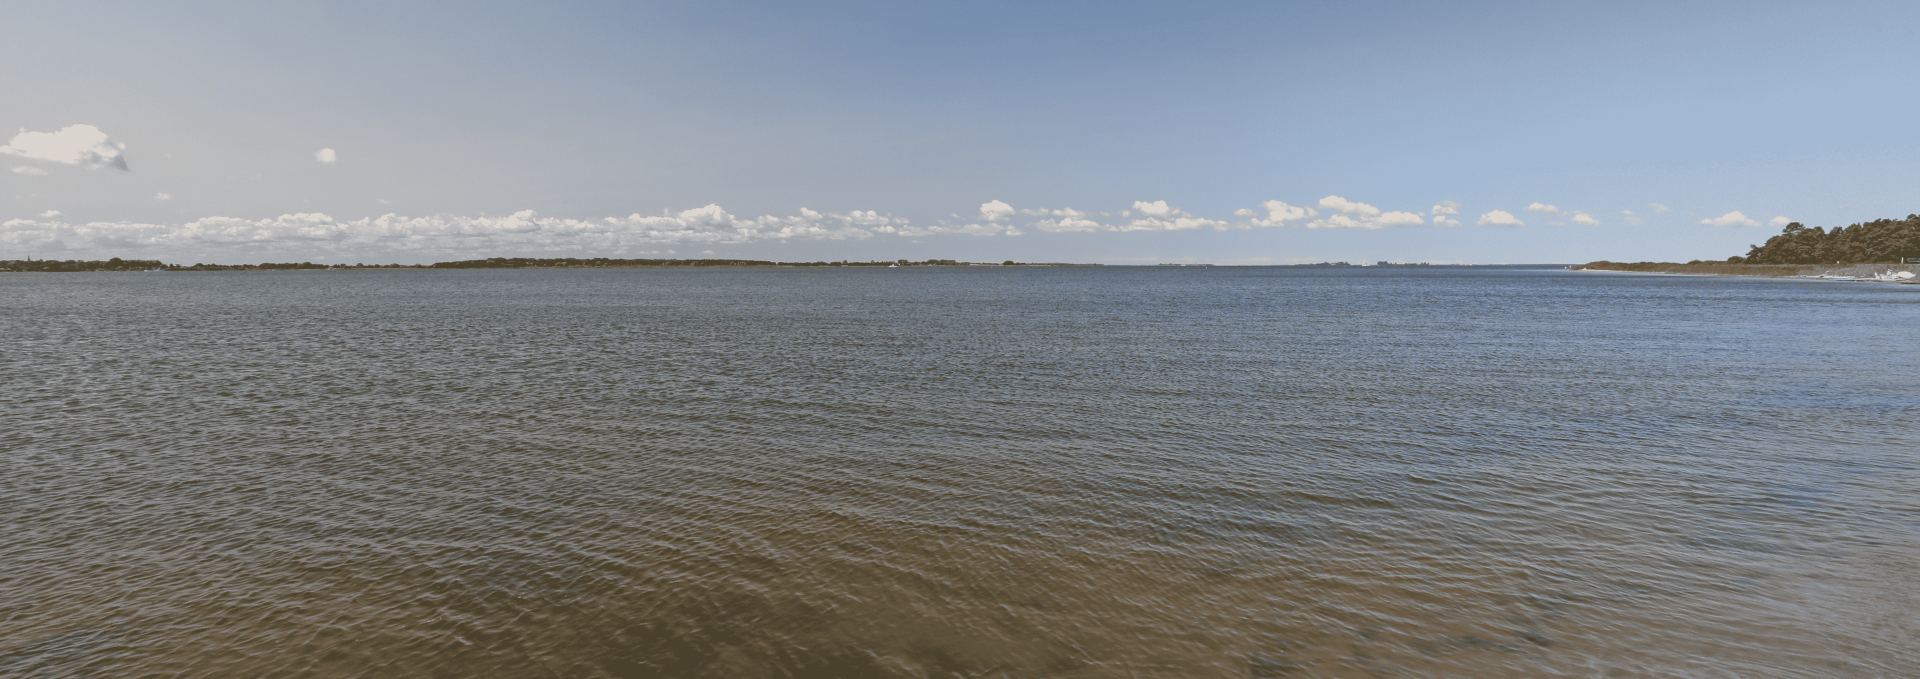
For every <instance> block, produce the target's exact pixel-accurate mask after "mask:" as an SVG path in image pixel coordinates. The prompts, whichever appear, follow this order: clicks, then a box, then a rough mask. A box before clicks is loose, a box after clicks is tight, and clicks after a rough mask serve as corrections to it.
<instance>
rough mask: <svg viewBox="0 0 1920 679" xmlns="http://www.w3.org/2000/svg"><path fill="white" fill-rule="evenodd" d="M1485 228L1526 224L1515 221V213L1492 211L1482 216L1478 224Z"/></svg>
mask: <svg viewBox="0 0 1920 679" xmlns="http://www.w3.org/2000/svg"><path fill="white" fill-rule="evenodd" d="M1477 223H1478V224H1481V225H1483V226H1526V225H1527V223H1526V222H1522V221H1520V220H1519V219H1515V218H1514V216H1513V213H1510V212H1507V211H1506V210H1492V211H1489V212H1486V213H1484V214H1481V215H1480V221H1479V222H1477Z"/></svg>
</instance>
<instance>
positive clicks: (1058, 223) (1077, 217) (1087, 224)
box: [1027, 208, 1108, 233]
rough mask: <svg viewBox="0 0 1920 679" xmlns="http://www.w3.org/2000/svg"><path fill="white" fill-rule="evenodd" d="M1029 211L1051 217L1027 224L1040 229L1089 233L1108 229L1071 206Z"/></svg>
mask: <svg viewBox="0 0 1920 679" xmlns="http://www.w3.org/2000/svg"><path fill="white" fill-rule="evenodd" d="M1029 212H1032V213H1038V214H1042V215H1049V216H1052V217H1053V219H1042V220H1040V221H1037V222H1033V223H1031V224H1028V225H1027V226H1029V227H1032V228H1035V229H1039V230H1041V231H1053V232H1069V233H1071V232H1079V233H1091V232H1094V231H1102V230H1108V228H1107V227H1106V226H1104V225H1102V224H1101V223H1100V222H1096V221H1093V220H1091V219H1087V213H1085V212H1081V211H1079V210H1075V209H1073V208H1061V209H1058V210H1031V211H1029Z"/></svg>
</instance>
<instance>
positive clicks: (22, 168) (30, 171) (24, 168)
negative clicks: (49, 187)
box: [13, 165, 47, 175]
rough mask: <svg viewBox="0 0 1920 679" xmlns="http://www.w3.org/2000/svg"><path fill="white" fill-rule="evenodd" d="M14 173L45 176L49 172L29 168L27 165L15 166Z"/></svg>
mask: <svg viewBox="0 0 1920 679" xmlns="http://www.w3.org/2000/svg"><path fill="white" fill-rule="evenodd" d="M13 173H14V174H32V175H43V174H46V173H47V171H46V170H42V169H40V168H37V167H29V166H26V165H18V166H15V167H14V168H13Z"/></svg>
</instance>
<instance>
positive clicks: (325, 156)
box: [313, 149, 340, 165]
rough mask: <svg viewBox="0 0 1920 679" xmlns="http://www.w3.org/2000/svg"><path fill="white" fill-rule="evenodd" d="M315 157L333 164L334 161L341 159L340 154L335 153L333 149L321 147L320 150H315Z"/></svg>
mask: <svg viewBox="0 0 1920 679" xmlns="http://www.w3.org/2000/svg"><path fill="white" fill-rule="evenodd" d="M313 159H314V160H318V161H320V162H322V163H326V164H328V165H332V164H333V162H334V161H336V160H339V159H340V155H339V154H337V153H334V152H333V149H320V150H318V151H314V152H313Z"/></svg>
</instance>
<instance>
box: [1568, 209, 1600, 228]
mask: <svg viewBox="0 0 1920 679" xmlns="http://www.w3.org/2000/svg"><path fill="white" fill-rule="evenodd" d="M1573 223H1575V224H1579V225H1581V226H1599V225H1600V220H1598V219H1594V218H1593V215H1590V214H1587V213H1585V212H1575V213H1573Z"/></svg>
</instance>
